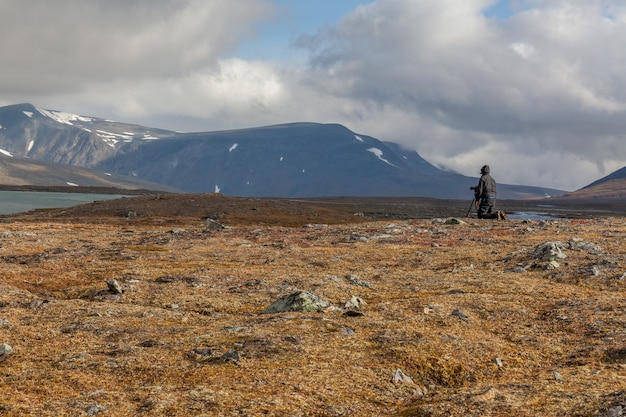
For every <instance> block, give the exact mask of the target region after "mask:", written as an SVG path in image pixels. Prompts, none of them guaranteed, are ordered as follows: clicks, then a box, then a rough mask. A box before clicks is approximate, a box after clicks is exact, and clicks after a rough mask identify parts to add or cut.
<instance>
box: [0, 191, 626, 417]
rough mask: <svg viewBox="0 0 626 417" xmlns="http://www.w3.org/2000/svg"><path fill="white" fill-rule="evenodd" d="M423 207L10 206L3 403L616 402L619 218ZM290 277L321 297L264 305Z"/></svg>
mask: <svg viewBox="0 0 626 417" xmlns="http://www.w3.org/2000/svg"><path fill="white" fill-rule="evenodd" d="M438 204H439V202H432V201H431V202H430V203H423V205H422V206H421V207H413V202H410V203H407V202H406V201H402V200H401V199H398V200H393V201H387V202H386V203H385V205H381V204H380V201H378V202H376V204H372V203H371V202H370V203H364V202H363V201H361V202H359V203H358V204H357V203H355V202H354V201H347V200H342V199H339V201H337V200H335V201H332V202H328V201H326V202H324V204H321V203H320V202H310V201H308V202H304V203H303V202H301V201H292V200H266V199H245V200H242V199H231V198H226V197H223V196H216V195H204V196H199V195H197V196H193V195H186V196H142V197H133V198H127V199H120V200H113V201H109V202H102V203H94V204H88V205H83V206H77V207H74V208H69V209H55V210H38V211H35V212H31V213H25V214H21V215H16V216H5V217H4V218H3V220H4V222H3V223H2V224H0V262H1V265H2V269H1V271H0V343H5V344H7V345H9V346H10V347H11V348H12V353H9V354H7V355H5V357H4V358H3V359H4V360H2V361H1V362H0V376H1V377H0V415H6V416H59V415H73V416H80V415H101V416H132V415H135V416H161V415H162V416H242V415H249V416H256V415H268V416H565V415H567V416H580V417H582V416H597V415H606V416H608V415H620V414H609V413H617V412H619V410H618V408H619V407H622V406H624V407H625V408H626V402H625V397H626V379H625V378H626V312H625V310H624V303H625V294H626V293H625V289H626V278H625V275H624V273H625V272H626V266H625V263H626V240H625V239H626V219H625V218H623V217H620V216H619V215H615V213H613V214H614V215H613V216H611V217H608V216H607V217H602V216H600V217H599V216H597V214H596V215H593V216H588V217H589V218H575V219H572V218H570V219H564V218H558V219H557V218H555V219H553V220H547V221H523V220H514V221H509V222H498V221H485V220H483V221H479V220H476V219H468V218H464V214H465V210H466V209H467V208H466V207H465V205H466V204H463V208H461V209H460V210H459V207H460V204H459V207H453V205H451V204H442V205H438ZM407 206H411V210H413V211H410V210H409V211H407V210H405V209H406V207H407ZM384 207H386V208H384ZM398 207H400V208H403V209H402V210H398ZM415 210H418V211H419V212H420V213H422V214H421V215H419V214H416V213H417V212H416V211H415ZM446 210H448V211H446ZM459 211H461V213H459ZM400 212H402V213H400ZM455 212H456V213H457V214H456V216H457V217H459V219H461V220H463V221H464V224H457V223H456V222H444V221H442V220H435V218H438V217H441V218H446V217H449V216H451V215H454V213H455ZM459 214H461V215H459ZM209 219H211V220H209ZM219 225H223V226H224V228H220V227H219ZM547 242H552V243H555V242H557V243H558V244H556V246H555V247H556V248H557V249H558V250H557V252H559V253H557V254H555V255H554V257H553V258H550V257H545V256H544V257H542V256H540V254H539V255H538V252H537V248H538V247H539V246H540V245H542V244H544V243H547ZM113 280H114V281H115V283H116V284H117V285H118V286H117V287H115V286H112V285H111V282H112V281H113ZM297 291H307V292H310V293H313V294H315V295H317V296H319V297H321V298H323V299H324V300H326V301H328V302H329V303H330V304H331V307H330V308H328V309H325V310H324V311H319V312H315V311H314V312H284V313H275V314H263V313H262V312H263V310H264V309H265V308H267V307H268V306H269V305H270V304H272V303H273V302H274V301H276V300H277V299H279V298H280V297H282V296H285V295H288V294H291V293H294V292H297ZM353 296H355V297H358V298H359V299H360V300H362V301H363V302H364V303H363V304H362V305H361V306H360V310H359V311H358V312H357V313H358V314H351V313H355V312H354V311H352V310H347V309H346V308H345V305H346V302H348V301H349V300H350V299H351V298H352V297H353Z"/></svg>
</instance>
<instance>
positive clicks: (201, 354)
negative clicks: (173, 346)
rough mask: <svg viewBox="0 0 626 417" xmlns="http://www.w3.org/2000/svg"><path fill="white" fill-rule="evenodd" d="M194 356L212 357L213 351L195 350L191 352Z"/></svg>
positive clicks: (207, 349) (208, 349) (205, 349)
mask: <svg viewBox="0 0 626 417" xmlns="http://www.w3.org/2000/svg"><path fill="white" fill-rule="evenodd" d="M192 352H193V353H194V354H196V355H198V356H211V355H213V351H212V350H211V349H210V348H200V349H198V348H196V349H194V350H193V351H192Z"/></svg>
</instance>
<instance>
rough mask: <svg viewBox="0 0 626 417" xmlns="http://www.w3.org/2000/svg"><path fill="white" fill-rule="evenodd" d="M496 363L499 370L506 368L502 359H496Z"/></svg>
mask: <svg viewBox="0 0 626 417" xmlns="http://www.w3.org/2000/svg"><path fill="white" fill-rule="evenodd" d="M495 362H496V365H497V366H498V368H502V367H503V366H504V365H503V364H502V359H500V358H496V359H495Z"/></svg>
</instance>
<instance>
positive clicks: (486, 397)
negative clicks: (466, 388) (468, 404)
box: [475, 388, 497, 401]
mask: <svg viewBox="0 0 626 417" xmlns="http://www.w3.org/2000/svg"><path fill="white" fill-rule="evenodd" d="M496 394H497V392H496V390H495V389H493V388H489V389H488V390H487V391H485V392H483V393H482V394H478V395H477V396H476V397H475V398H476V400H478V401H491V400H493V399H494V398H496Z"/></svg>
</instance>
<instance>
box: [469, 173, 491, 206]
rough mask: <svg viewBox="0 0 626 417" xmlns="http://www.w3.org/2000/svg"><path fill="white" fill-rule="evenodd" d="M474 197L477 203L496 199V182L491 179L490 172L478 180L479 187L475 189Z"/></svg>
mask: <svg viewBox="0 0 626 417" xmlns="http://www.w3.org/2000/svg"><path fill="white" fill-rule="evenodd" d="M474 196H475V197H476V201H480V200H486V199H489V198H496V181H495V180H494V179H493V178H491V175H489V173H488V172H487V173H484V174H483V175H482V176H481V177H480V180H478V185H477V186H476V187H475V188H474Z"/></svg>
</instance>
